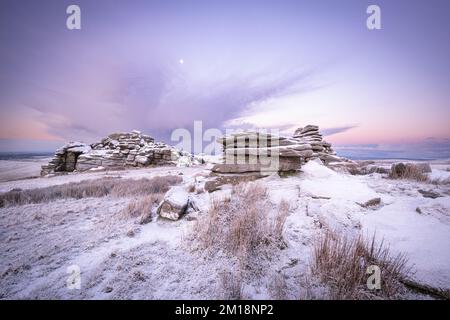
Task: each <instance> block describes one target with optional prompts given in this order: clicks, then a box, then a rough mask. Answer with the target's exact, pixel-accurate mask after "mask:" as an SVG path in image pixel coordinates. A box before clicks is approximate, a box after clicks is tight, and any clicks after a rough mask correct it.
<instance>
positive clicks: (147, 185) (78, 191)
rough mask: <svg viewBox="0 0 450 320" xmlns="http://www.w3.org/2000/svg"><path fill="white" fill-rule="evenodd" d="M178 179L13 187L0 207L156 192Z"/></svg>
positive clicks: (144, 179)
mask: <svg viewBox="0 0 450 320" xmlns="http://www.w3.org/2000/svg"><path fill="white" fill-rule="evenodd" d="M181 181H182V178H181V177H179V176H162V177H154V178H151V179H147V178H142V179H139V180H133V179H116V178H101V179H96V180H83V181H80V182H71V183H67V184H62V185H57V186H50V187H45V188H36V189H28V190H20V189H16V190H11V191H9V192H5V193H2V194H0V207H4V206H16V205H24V204H29V203H43V202H50V201H54V200H58V199H66V198H73V199H82V198H89V197H92V198H100V197H104V196H107V195H112V196H115V197H129V196H145V195H148V194H159V193H163V192H166V191H167V190H169V187H170V186H172V185H175V184H178V183H180V182H181Z"/></svg>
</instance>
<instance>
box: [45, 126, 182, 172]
mask: <svg viewBox="0 0 450 320" xmlns="http://www.w3.org/2000/svg"><path fill="white" fill-rule="evenodd" d="M182 156H186V155H185V154H184V153H183V152H181V151H179V150H177V149H175V148H173V147H171V146H169V145H167V144H165V143H162V142H155V140H154V139H153V138H152V137H150V136H148V135H145V134H142V133H141V132H139V131H136V130H134V131H132V132H131V133H113V134H110V135H109V136H107V137H105V138H103V139H101V140H100V141H99V142H96V143H93V144H91V145H87V144H85V143H81V142H70V143H68V144H66V145H64V146H63V147H62V148H60V149H58V150H57V151H56V153H55V155H54V157H53V159H52V160H51V161H50V162H49V163H48V164H47V165H44V166H42V171H41V175H47V174H50V173H57V172H72V171H86V170H90V169H95V168H106V169H107V168H121V167H145V166H150V165H175V164H176V163H177V160H178V159H179V158H180V157H182Z"/></svg>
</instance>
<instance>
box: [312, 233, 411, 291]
mask: <svg viewBox="0 0 450 320" xmlns="http://www.w3.org/2000/svg"><path fill="white" fill-rule="evenodd" d="M369 266H378V267H379V268H380V270H381V289H380V290H376V289H372V290H371V289H369V288H368V286H367V279H368V277H369V276H370V274H367V273H366V272H367V270H368V267H369ZM410 271H411V269H410V268H409V267H408V263H407V259H406V257H405V255H402V254H399V255H392V254H391V253H390V251H389V248H388V247H386V246H385V245H384V243H383V242H381V243H380V244H377V243H376V242H375V236H374V237H373V238H372V239H371V240H370V241H368V240H365V239H364V238H363V237H362V236H358V237H356V238H348V237H346V236H343V235H342V234H338V233H336V232H331V231H326V232H325V233H324V234H323V235H322V236H321V237H320V238H319V239H318V240H317V241H316V243H315V245H314V251H313V263H312V273H313V274H314V275H317V276H318V277H319V279H320V280H321V281H322V282H323V283H325V284H327V285H328V286H329V288H330V296H331V298H332V299H352V300H353V299H376V298H395V297H396V296H397V295H398V294H400V293H401V292H402V291H403V290H404V286H403V285H402V284H401V283H400V281H401V280H402V279H403V278H405V277H406V274H407V273H408V272H410Z"/></svg>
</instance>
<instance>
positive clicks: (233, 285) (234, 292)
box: [219, 271, 243, 300]
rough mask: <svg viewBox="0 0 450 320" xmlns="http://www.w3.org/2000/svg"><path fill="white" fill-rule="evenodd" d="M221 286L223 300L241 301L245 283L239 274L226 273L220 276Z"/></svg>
mask: <svg viewBox="0 0 450 320" xmlns="http://www.w3.org/2000/svg"><path fill="white" fill-rule="evenodd" d="M219 285H220V288H221V297H220V298H221V299H224V300H241V299H242V289H243V281H242V277H241V274H240V273H239V272H231V271H225V272H222V273H221V274H220V277H219Z"/></svg>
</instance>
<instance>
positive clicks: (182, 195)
mask: <svg viewBox="0 0 450 320" xmlns="http://www.w3.org/2000/svg"><path fill="white" fill-rule="evenodd" d="M188 205H189V193H188V192H187V191H186V189H185V188H184V187H182V186H175V187H172V188H171V189H170V190H169V191H167V193H166V195H165V196H164V199H163V201H161V203H160V204H159V206H158V208H157V210H156V212H157V213H158V214H159V215H160V216H161V217H163V218H166V219H169V220H178V219H180V218H181V216H182V215H183V214H184V213H185V212H186V209H187V207H188Z"/></svg>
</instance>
